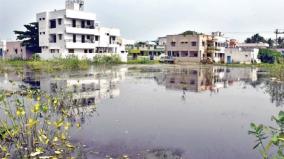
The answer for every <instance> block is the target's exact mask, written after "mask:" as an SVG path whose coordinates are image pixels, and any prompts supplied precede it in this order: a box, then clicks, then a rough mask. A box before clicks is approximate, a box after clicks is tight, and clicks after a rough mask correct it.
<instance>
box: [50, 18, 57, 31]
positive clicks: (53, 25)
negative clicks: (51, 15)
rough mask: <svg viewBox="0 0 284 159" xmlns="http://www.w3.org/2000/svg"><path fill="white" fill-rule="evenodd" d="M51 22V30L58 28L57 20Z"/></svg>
mask: <svg viewBox="0 0 284 159" xmlns="http://www.w3.org/2000/svg"><path fill="white" fill-rule="evenodd" d="M49 22H50V28H51V29H52V28H56V20H55V19H53V20H50V21H49Z"/></svg>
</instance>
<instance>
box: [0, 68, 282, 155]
mask: <svg viewBox="0 0 284 159" xmlns="http://www.w3.org/2000/svg"><path fill="white" fill-rule="evenodd" d="M9 80H13V81H15V82H14V84H11V83H10V82H9ZM0 83H1V85H0V89H4V90H13V91H14V90H17V89H21V88H23V87H33V88H38V89H41V90H42V91H47V92H49V93H50V94H53V93H56V92H57V91H58V90H64V91H66V92H72V93H74V102H75V103H80V104H82V105H85V106H84V107H82V108H76V112H77V113H76V115H74V116H75V118H76V120H80V121H81V122H82V128H81V129H74V130H72V132H71V134H72V140H73V142H75V143H81V144H82V145H84V146H85V149H84V151H85V153H86V156H87V157H88V158H97V159H101V158H106V156H110V157H113V158H116V157H118V156H120V155H122V154H127V155H128V156H129V157H130V158H133V159H140V158H141V159H142V158H146V159H180V158H184V159H240V158H244V159H257V158H260V155H259V154H258V152H257V151H255V150H252V147H253V146H254V138H253V137H252V136H249V135H248V129H249V125H250V123H251V122H256V123H263V124H271V122H270V118H271V116H272V115H275V114H277V113H278V112H279V111H280V110H281V108H282V104H283V97H282V96H283V95H282V94H283V93H282V92H284V91H283V90H282V92H281V89H280V88H282V87H281V85H280V86H279V85H274V84H271V82H270V79H269V78H268V77H267V75H266V74H265V72H263V71H261V70H259V69H257V68H254V69H252V68H225V67H202V66H192V67H185V66H173V65H169V66H168V65H155V66H135V65H133V66H114V67H106V68H96V67H94V68H91V69H90V70H88V71H77V72H76V71H75V72H61V73H53V74H47V73H35V72H31V71H29V70H28V69H25V70H24V71H23V74H17V73H6V74H2V75H0ZM92 104H96V109H95V108H94V107H92V106H88V105H92Z"/></svg>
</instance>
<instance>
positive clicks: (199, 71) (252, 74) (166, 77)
mask: <svg viewBox="0 0 284 159" xmlns="http://www.w3.org/2000/svg"><path fill="white" fill-rule="evenodd" d="M155 79H156V81H157V83H158V84H160V85H165V86H166V88H167V89H172V90H184V91H192V92H202V91H206V90H210V91H219V89H220V88H226V87H228V86H229V85H233V84H234V82H239V81H243V82H254V81H257V69H247V68H225V67H211V68H178V69H176V68H175V69H169V70H167V72H165V73H164V74H160V75H159V76H156V77H155Z"/></svg>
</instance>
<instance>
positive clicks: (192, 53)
mask: <svg viewBox="0 0 284 159" xmlns="http://www.w3.org/2000/svg"><path fill="white" fill-rule="evenodd" d="M189 57H198V51H190V52H189Z"/></svg>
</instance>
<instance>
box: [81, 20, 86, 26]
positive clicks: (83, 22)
mask: <svg viewBox="0 0 284 159" xmlns="http://www.w3.org/2000/svg"><path fill="white" fill-rule="evenodd" d="M81 28H85V21H84V20H82V21H81Z"/></svg>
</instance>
